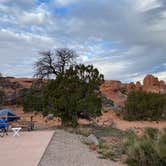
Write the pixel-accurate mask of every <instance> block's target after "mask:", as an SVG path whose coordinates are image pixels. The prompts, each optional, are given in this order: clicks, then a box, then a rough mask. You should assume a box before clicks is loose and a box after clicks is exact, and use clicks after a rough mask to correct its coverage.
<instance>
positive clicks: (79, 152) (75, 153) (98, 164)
mask: <svg viewBox="0 0 166 166" xmlns="http://www.w3.org/2000/svg"><path fill="white" fill-rule="evenodd" d="M97 156H98V154H97V153H96V152H94V151H90V150H89V148H88V146H87V145H84V144H83V143H81V137H80V136H78V135H75V134H71V133H68V132H65V131H63V130H56V131H55V134H54V136H53V137H52V140H51V142H50V144H49V145H48V147H47V149H46V151H45V153H44V155H43V157H42V159H41V161H40V163H39V166H120V164H118V163H115V162H112V161H109V160H104V159H99V158H98V157H97Z"/></svg>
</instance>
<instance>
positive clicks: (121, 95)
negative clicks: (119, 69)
mask: <svg viewBox="0 0 166 166" xmlns="http://www.w3.org/2000/svg"><path fill="white" fill-rule="evenodd" d="M100 90H101V92H102V94H103V95H104V96H105V97H107V98H109V99H111V100H112V101H113V102H114V103H115V104H117V105H120V106H123V105H124V103H125V101H126V99H127V95H128V93H129V92H131V91H132V90H138V91H140V90H143V91H145V92H154V93H159V94H166V84H165V82H164V81H162V80H161V81H160V80H158V78H157V77H154V76H153V75H147V76H146V77H145V78H144V80H143V85H141V83H140V82H139V81H137V82H136V83H134V82H131V83H126V84H124V83H122V82H120V81H116V80H113V81H105V82H104V84H103V85H101V87H100Z"/></svg>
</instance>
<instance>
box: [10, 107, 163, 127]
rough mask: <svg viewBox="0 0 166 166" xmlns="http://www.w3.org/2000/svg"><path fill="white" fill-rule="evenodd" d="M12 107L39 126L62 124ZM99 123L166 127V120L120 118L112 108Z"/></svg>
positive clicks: (97, 120) (86, 122) (84, 122)
mask: <svg viewBox="0 0 166 166" xmlns="http://www.w3.org/2000/svg"><path fill="white" fill-rule="evenodd" d="M9 108H10V109H12V110H14V111H15V112H16V113H17V114H18V115H19V116H20V117H21V119H27V120H30V117H31V116H32V115H33V116H34V120H35V121H36V125H37V126H42V127H47V128H49V127H52V126H58V125H60V124H61V123H60V121H59V120H58V118H54V119H53V120H50V121H46V120H45V119H46V118H43V116H42V115H41V114H37V115H34V113H24V112H23V108H22V107H16V106H10V107H9ZM95 121H96V122H97V123H98V124H99V125H105V126H110V125H111V123H112V122H114V123H115V126H116V128H118V129H121V130H127V129H129V128H136V129H138V130H143V129H144V128H145V127H153V128H158V129H163V128H166V121H159V122H155V121H154V122H151V121H132V122H130V121H126V120H123V119H120V118H119V117H117V116H116V114H115V112H114V111H112V110H110V111H108V112H106V113H103V115H102V116H100V117H98V118H96V120H95ZM79 123H80V124H89V123H91V122H89V121H87V120H82V119H80V120H79Z"/></svg>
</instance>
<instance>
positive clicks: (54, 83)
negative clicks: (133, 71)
mask: <svg viewBox="0 0 166 166" xmlns="http://www.w3.org/2000/svg"><path fill="white" fill-rule="evenodd" d="M103 80H104V76H103V75H102V74H100V73H99V71H98V70H97V69H96V68H94V67H93V66H92V65H88V66H85V65H76V66H75V67H73V66H71V67H70V68H69V69H67V70H66V71H65V73H64V74H59V75H58V76H57V78H56V79H55V80H50V81H49V82H48V84H47V85H46V86H45V88H44V92H43V113H44V115H47V114H49V113H53V114H54V115H56V116H58V117H60V118H61V119H62V122H63V123H64V124H71V125H76V124H77V120H78V118H79V117H84V118H85V117H86V118H91V117H95V116H97V115H100V114H101V106H102V105H101V98H100V91H99V86H100V85H101V84H102V82H103Z"/></svg>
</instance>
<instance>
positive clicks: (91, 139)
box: [86, 134, 99, 146]
mask: <svg viewBox="0 0 166 166" xmlns="http://www.w3.org/2000/svg"><path fill="white" fill-rule="evenodd" d="M86 142H87V143H89V144H95V145H96V146H97V145H99V141H98V139H97V138H96V136H95V135H93V134H91V135H89V136H88V137H87V140H86Z"/></svg>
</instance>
